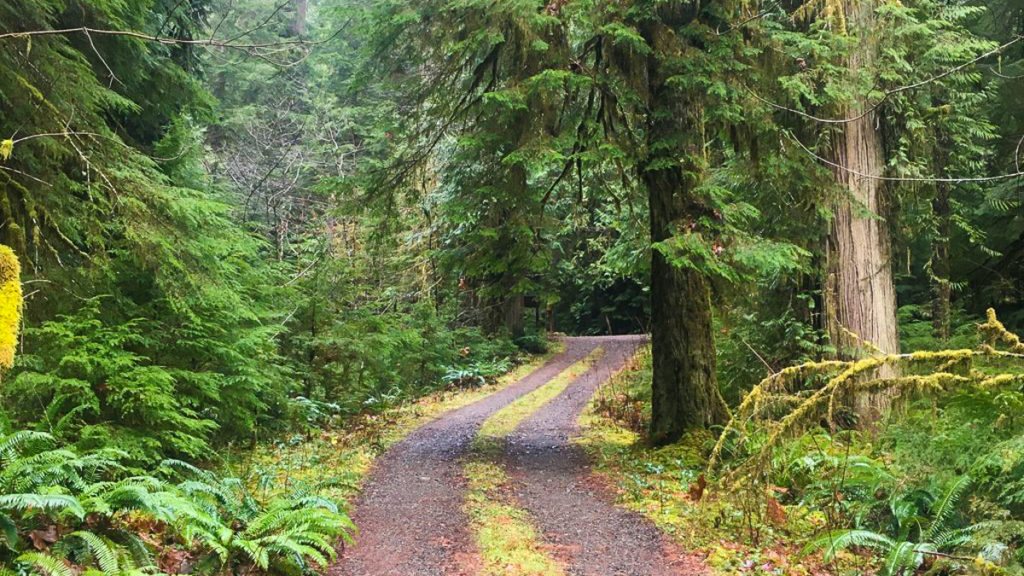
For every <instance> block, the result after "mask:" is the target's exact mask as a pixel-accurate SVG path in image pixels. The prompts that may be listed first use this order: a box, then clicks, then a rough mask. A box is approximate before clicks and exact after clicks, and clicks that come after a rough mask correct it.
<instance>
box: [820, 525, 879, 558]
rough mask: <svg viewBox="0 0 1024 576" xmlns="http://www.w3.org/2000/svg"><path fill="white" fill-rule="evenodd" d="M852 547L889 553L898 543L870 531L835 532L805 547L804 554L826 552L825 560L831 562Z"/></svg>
mask: <svg viewBox="0 0 1024 576" xmlns="http://www.w3.org/2000/svg"><path fill="white" fill-rule="evenodd" d="M852 546H864V547H868V548H875V549H876V550H882V551H883V552H888V551H889V550H892V549H893V548H894V547H895V546H896V542H895V541H893V540H892V539H891V538H889V537H888V536H886V535H884V534H879V533H878V532H872V531H870V530H833V531H832V532H828V533H826V534H824V535H822V536H820V537H818V538H817V539H815V540H812V541H811V542H810V543H809V544H807V546H805V547H804V550H803V553H804V554H810V553H811V552H816V551H818V550H823V551H824V559H825V561H826V562H831V561H832V560H833V559H834V558H835V556H836V554H838V553H839V552H840V551H842V550H845V549H847V548H850V547H852Z"/></svg>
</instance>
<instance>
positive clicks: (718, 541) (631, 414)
mask: <svg viewBox="0 0 1024 576" xmlns="http://www.w3.org/2000/svg"><path fill="white" fill-rule="evenodd" d="M650 370H651V367H650V350H649V348H648V349H646V350H641V351H640V352H639V353H638V354H637V356H636V357H634V358H633V360H632V361H631V362H630V363H629V364H627V366H626V368H625V369H624V370H622V371H621V372H619V374H617V375H616V376H615V377H613V378H612V379H611V380H609V382H607V383H606V384H605V385H604V386H603V387H602V389H601V390H600V391H599V392H598V393H597V394H596V395H595V396H594V399H593V400H592V401H591V402H590V404H589V405H588V407H587V409H586V410H585V411H584V412H583V414H582V415H581V416H580V425H581V433H580V436H579V437H578V438H577V442H578V443H579V444H580V445H582V446H583V447H584V448H585V449H586V450H587V451H588V453H589V454H590V455H591V457H592V458H593V459H594V470H595V471H596V472H597V473H598V474H599V475H601V476H603V477H604V478H605V479H606V480H607V482H608V484H609V485H610V486H612V487H613V488H614V489H615V492H616V494H617V497H618V502H619V504H620V505H622V506H624V507H626V508H628V509H631V510H633V511H635V512H638V513H640V514H643V515H644V516H647V517H648V518H649V519H650V520H651V521H652V522H654V524H655V525H656V526H657V527H658V528H659V529H661V530H662V531H664V532H665V533H667V534H669V535H671V536H672V537H673V538H674V539H675V540H676V541H677V542H678V543H679V545H680V546H681V547H682V548H683V549H684V550H687V551H690V552H693V553H696V554H698V555H702V556H704V557H705V562H706V563H707V564H708V566H709V567H710V568H711V570H712V572H713V573H714V574H719V575H737V576H738V575H749V574H785V575H791V576H808V575H811V574H836V575H839V574H842V575H852V574H864V573H866V572H865V571H864V568H865V559H864V558H856V557H854V556H853V555H852V554H850V553H847V552H844V553H842V554H841V555H840V557H839V558H837V561H836V562H834V563H833V564H832V565H831V566H828V567H824V566H822V564H821V562H820V558H818V557H817V556H804V555H803V554H801V548H802V546H801V545H800V544H799V543H800V542H805V541H806V540H807V539H808V537H809V536H810V535H811V534H814V533H816V532H819V531H820V530H821V529H822V528H823V526H824V518H823V516H822V514H821V513H820V512H818V511H812V510H809V509H808V508H806V507H800V506H786V507H785V513H786V519H785V522H784V523H783V524H782V525H779V526H774V525H771V524H765V523H762V522H759V521H756V520H755V521H754V522H755V523H754V524H752V523H751V518H750V516H749V515H746V514H744V505H745V504H756V505H757V506H761V505H763V504H764V498H765V497H766V495H765V494H757V495H755V496H754V497H756V498H758V500H757V502H756V503H754V502H743V501H741V500H742V498H741V497H739V496H736V495H722V494H716V493H714V492H713V489H712V488H707V491H706V492H704V493H702V494H700V501H699V502H696V501H695V499H696V498H695V497H696V491H697V488H696V486H697V485H699V483H700V477H701V474H702V472H703V471H704V469H705V466H706V464H707V456H708V454H709V452H710V449H711V447H712V446H713V445H714V437H713V435H712V434H711V433H709V432H706V431H699V432H693V433H691V434H689V435H688V436H687V437H685V438H684V439H683V440H682V441H681V442H679V443H677V444H673V445H670V446H665V447H652V446H649V445H648V444H647V442H646V434H645V426H646V422H647V421H648V420H647V419H646V417H645V415H646V414H649V413H650Z"/></svg>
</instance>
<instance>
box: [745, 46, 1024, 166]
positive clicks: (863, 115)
mask: <svg viewBox="0 0 1024 576" xmlns="http://www.w3.org/2000/svg"><path fill="white" fill-rule="evenodd" d="M1021 40H1024V36H1016V37H1015V38H1014V39H1013V40H1010V41H1008V42H1006V43H1004V44H1001V45H999V46H997V47H996V48H993V49H992V50H989V51H988V52H985V53H984V54H982V55H981V56H978V57H976V58H972V59H971V60H968V61H967V62H964V63H962V64H958V65H956V66H954V67H952V68H949V69H948V70H945V71H943V72H940V73H938V74H935V75H933V76H930V77H928V78H925V79H923V80H919V81H917V82H914V83H911V84H907V85H905V86H900V87H898V88H892V89H890V90H886V91H885V92H883V93H882V97H881V98H880V99H879V100H878V101H877V102H875V103H874V104H872V105H871V106H869V107H868V108H866V109H865V110H864V111H863V112H861V113H860V114H857V115H856V116H851V117H848V118H822V117H820V116H815V115H814V114H810V113H807V112H804V111H803V110H797V109H796V108H791V107H789V106H784V105H782V104H778V103H776V102H772V101H771V100H768V99H767V98H764V97H763V96H761V95H760V94H758V93H756V92H754V91H753V90H751V89H750V88H747V92H749V93H750V95H751V96H753V97H754V98H755V99H756V100H757V101H759V102H761V103H762V104H766V105H768V106H771V107H772V108H775V109H776V110H782V111H784V112H791V113H793V114H796V115H798V116H801V117H803V118H807V119H808V120H813V121H815V122H821V123H823V124H849V123H851V122H856V121H858V120H861V119H863V118H866V117H868V116H869V115H870V114H872V113H873V112H875V111H876V110H878V109H879V108H881V107H882V104H884V103H885V102H886V100H888V99H889V98H890V97H891V96H895V95H897V94H900V93H902V92H907V91H910V90H914V89H916V88H920V87H922V86H926V85H928V84H931V83H932V82H937V81H939V80H942V79H943V78H946V77H947V76H951V75H953V74H956V73H957V72H960V71H961V70H963V69H965V68H967V67H969V66H972V65H974V64H977V63H978V62H981V61H982V60H984V59H986V58H988V57H989V56H994V55H996V54H999V53H1001V52H1003V51H1004V50H1006V49H1007V48H1009V47H1011V46H1013V45H1014V44H1016V43H1018V42H1020V41H1021ZM925 181H928V182H934V181H935V180H925Z"/></svg>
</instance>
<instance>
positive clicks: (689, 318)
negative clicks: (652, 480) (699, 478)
mask: <svg viewBox="0 0 1024 576" xmlns="http://www.w3.org/2000/svg"><path fill="white" fill-rule="evenodd" d="M689 17H691V15H690V14H684V15H683V16H682V18H689ZM644 36H645V37H646V39H647V41H648V44H649V45H651V46H652V47H654V50H655V54H657V53H662V54H664V53H670V52H672V51H674V48H673V47H672V46H670V45H669V44H668V43H672V44H673V45H674V43H675V42H677V41H678V40H676V36H675V34H674V33H672V32H671V31H669V30H668V29H667V27H665V26H661V27H659V26H658V25H657V24H655V25H651V26H649V27H647V28H646V30H644ZM675 73H676V71H673V70H665V69H663V68H662V62H661V60H660V59H659V58H658V56H656V55H654V56H650V57H648V59H647V78H648V95H647V96H648V103H649V105H648V132H647V134H648V136H647V139H648V141H647V150H648V157H647V158H646V160H645V162H643V164H642V166H641V170H642V175H643V181H644V184H645V185H646V187H647V194H648V203H649V208H648V209H649V211H650V226H651V242H652V243H653V244H657V243H659V242H663V241H665V240H669V239H671V238H672V237H673V235H675V234H676V233H678V232H680V227H682V226H686V223H687V222H690V221H696V220H697V218H698V217H699V216H701V215H702V214H704V213H705V212H707V210H706V208H705V206H704V203H702V202H701V198H700V197H699V195H698V192H697V187H698V185H699V184H700V179H701V174H702V173H703V171H704V159H703V157H702V155H701V154H702V152H701V151H702V149H703V148H702V144H703V143H702V142H701V141H700V137H699V134H701V132H702V131H701V129H700V128H701V125H700V122H701V120H700V118H701V114H700V104H701V98H702V96H701V95H700V94H690V93H687V94H680V93H679V91H678V90H676V89H673V88H672V87H671V86H670V83H669V79H670V78H671V77H672V76H673V75H674V74H675ZM667 143H671V145H670V146H669V145H666V144H667ZM651 347H652V356H653V377H652V382H651V386H652V409H651V430H650V433H651V441H652V442H654V443H655V444H668V443H671V442H675V441H676V440H679V439H680V438H681V437H682V435H683V434H684V433H685V432H686V431H687V430H691V429H696V428H707V427H709V426H713V425H716V424H722V423H724V422H725V421H726V419H727V418H728V408H727V407H726V405H725V401H724V400H723V399H722V396H721V394H720V393H719V391H718V382H717V378H716V357H715V340H714V332H713V325H712V308H711V293H710V288H709V284H708V280H707V278H706V277H705V276H704V274H703V273H701V272H700V271H698V270H695V269H693V268H689V267H679V266H676V265H674V264H673V263H672V262H670V261H669V260H668V259H667V258H666V257H665V256H664V254H662V253H661V252H660V251H659V250H657V249H654V250H652V251H651Z"/></svg>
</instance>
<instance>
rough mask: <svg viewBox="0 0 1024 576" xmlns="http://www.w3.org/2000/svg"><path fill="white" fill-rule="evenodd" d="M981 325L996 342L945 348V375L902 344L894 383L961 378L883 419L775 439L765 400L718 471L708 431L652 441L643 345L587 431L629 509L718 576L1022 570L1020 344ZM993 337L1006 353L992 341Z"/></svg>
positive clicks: (946, 575)
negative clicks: (902, 361)
mask: <svg viewBox="0 0 1024 576" xmlns="http://www.w3.org/2000/svg"><path fill="white" fill-rule="evenodd" d="M981 328H982V329H983V331H986V333H992V334H996V335H997V336H998V338H999V339H1000V342H996V339H995V338H990V344H989V345H988V348H985V347H981V348H979V349H978V351H976V352H972V351H970V350H965V351H961V352H956V351H954V352H943V353H941V356H942V357H943V358H945V357H946V356H951V357H953V358H954V360H956V361H958V362H960V363H961V364H963V365H964V366H963V367H962V368H958V366H959V365H957V366H954V365H953V364H952V363H950V362H949V361H947V364H944V365H943V366H942V368H941V370H940V372H941V373H942V374H950V376H942V375H940V376H934V375H929V374H927V373H925V374H923V375H918V373H919V372H920V371H921V370H926V369H927V367H926V366H925V367H921V368H920V369H919V370H918V371H917V372H915V371H914V368H915V366H916V365H915V364H912V363H913V362H918V363H923V362H928V361H931V358H932V356H928V355H921V354H917V355H907V357H906V358H907V361H908V362H909V363H911V364H910V365H909V367H905V368H904V372H903V374H902V375H901V378H900V379H898V380H895V382H897V383H902V382H904V381H906V382H910V383H911V384H914V383H915V382H916V381H917V380H915V379H921V380H928V379H937V378H947V379H948V380H949V381H950V382H952V384H951V385H943V386H941V387H939V386H933V387H930V388H927V389H926V390H923V391H917V390H916V389H910V390H905V391H901V393H900V395H899V396H897V397H896V399H895V400H894V401H893V402H894V403H893V406H894V408H893V410H892V411H891V412H890V413H889V414H888V416H887V417H886V418H884V419H883V420H881V421H880V422H878V423H877V424H876V425H874V426H872V427H870V428H860V429H858V428H855V427H842V426H834V425H833V426H829V422H828V417H827V415H828V413H827V412H826V413H825V414H826V416H824V417H822V418H821V419H820V422H819V421H818V420H814V421H810V422H808V423H804V424H801V425H800V426H794V427H792V428H790V429H787V430H784V432H785V433H784V434H781V435H780V433H779V432H778V430H780V429H781V428H780V426H782V425H781V424H772V423H771V422H782V423H785V422H786V420H785V419H783V418H782V417H781V416H779V414H782V415H783V416H784V415H785V414H787V412H784V411H780V408H779V405H778V404H768V403H767V400H766V401H765V402H766V403H765V408H764V409H763V410H762V411H760V412H754V414H755V415H756V416H757V417H758V418H765V417H766V415H767V416H770V417H773V418H775V419H776V420H773V421H769V423H767V424H761V423H759V422H760V420H755V419H750V420H749V421H748V420H746V419H744V420H743V421H741V422H740V424H734V426H735V427H736V428H738V427H740V426H742V428H740V429H741V430H742V431H743V433H742V434H739V433H730V435H729V436H726V437H725V438H724V439H723V440H722V441H721V442H719V452H716V454H717V456H718V461H717V462H715V463H714V465H712V466H710V467H709V457H710V456H711V454H712V450H713V448H714V447H715V444H716V440H717V439H716V438H715V437H714V436H715V435H714V434H712V433H709V432H695V433H692V434H690V435H688V436H687V437H685V438H684V439H683V440H682V441H681V442H679V443H678V444H675V445H671V446H667V447H662V448H654V447H651V446H648V445H647V443H646V438H645V434H644V430H645V426H646V422H647V420H646V416H645V415H646V414H648V413H649V411H650V393H649V386H650V376H651V374H650V370H651V366H650V352H649V350H648V351H642V352H641V353H640V354H638V355H637V356H636V357H635V358H634V359H633V361H632V362H631V363H630V365H629V366H627V368H626V370H624V371H623V372H621V373H620V374H619V375H618V376H617V377H615V378H614V379H613V380H611V381H610V382H609V383H608V384H606V385H605V386H604V387H603V388H602V390H600V391H599V393H598V394H597V395H596V396H595V398H594V400H593V401H592V402H591V404H590V406H589V407H588V410H587V411H586V412H585V413H584V415H583V416H582V418H581V424H582V425H583V432H582V435H581V437H580V439H579V442H580V443H581V444H582V445H583V446H585V447H586V449H587V450H588V451H589V452H590V453H591V454H592V455H593V457H594V459H595V462H596V469H597V470H598V471H599V473H601V474H603V475H605V476H606V477H607V478H608V479H609V481H610V483H611V484H612V485H613V486H615V487H616V489H617V494H618V498H619V500H620V503H621V504H622V505H624V506H626V507H628V508H630V509H633V510H636V511H638V512H640V513H642V514H644V515H646V516H648V517H649V518H650V519H651V520H652V521H654V522H655V523H656V524H657V525H658V526H659V527H660V528H661V529H662V530H664V531H665V532H667V533H669V534H671V535H672V536H673V537H675V538H676V539H677V540H678V541H679V543H680V544H681V545H682V546H683V547H684V549H686V550H690V551H694V552H697V553H701V554H703V555H704V556H705V557H706V562H707V563H708V565H709V566H710V567H711V569H712V570H713V571H714V572H715V573H717V574H794V575H810V574H836V575H849V576H854V575H859V574H878V575H879V576H898V575H903V576H909V575H911V574H928V575H931V576H952V575H956V574H970V575H981V576H1000V575H1009V574H1021V573H1022V572H1024V570H1022V568H1021V564H1022V560H1024V417H1022V416H1021V414H1024V410H1022V409H1024V391H1022V389H1021V386H1020V383H1021V378H1022V377H1021V374H1022V373H1024V366H1022V362H1021V358H1020V357H1018V356H1017V355H1016V353H1017V351H1018V350H1020V349H1022V348H1024V346H1022V345H1020V343H1019V341H1018V340H1017V339H1016V338H1015V337H1014V336H1013V335H1012V334H1009V333H1006V332H1005V330H1003V329H1002V326H1001V325H1000V324H998V322H997V321H996V320H995V319H994V316H992V315H991V314H990V319H989V322H988V323H987V324H984V325H982V326H981ZM997 343H1000V344H1004V345H1007V346H1009V347H1010V348H1011V351H1010V352H1004V353H1000V352H996V351H995V348H994V346H995V345H996V344H997ZM972 354H973V358H974V360H973V363H972V364H970V365H968V364H967V362H968V361H969V360H970V359H971V358H972V356H971V355H972ZM855 366H856V365H855ZM792 370H796V369H788V370H787V371H784V372H782V373H779V375H778V376H779V377H786V376H787V375H789V374H791V373H792ZM961 374H962V376H960V375H961ZM957 378H959V379H957ZM832 381H835V380H832ZM813 390H815V388H811V391H813ZM748 397H749V396H748ZM810 397H811V396H809V395H808V393H798V394H796V395H795V396H794V398H795V399H796V400H799V401H800V402H804V401H805V400H804V399H805V398H810ZM765 398H766V399H767V398H770V396H767V395H766V396H765ZM783 398H785V397H783ZM798 406H799V405H798ZM738 412H740V411H738ZM740 413H741V412H740ZM836 414H839V412H838V407H837V411H836ZM745 418H746V417H745ZM837 420H838V418H837ZM736 428H733V429H736Z"/></svg>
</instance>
